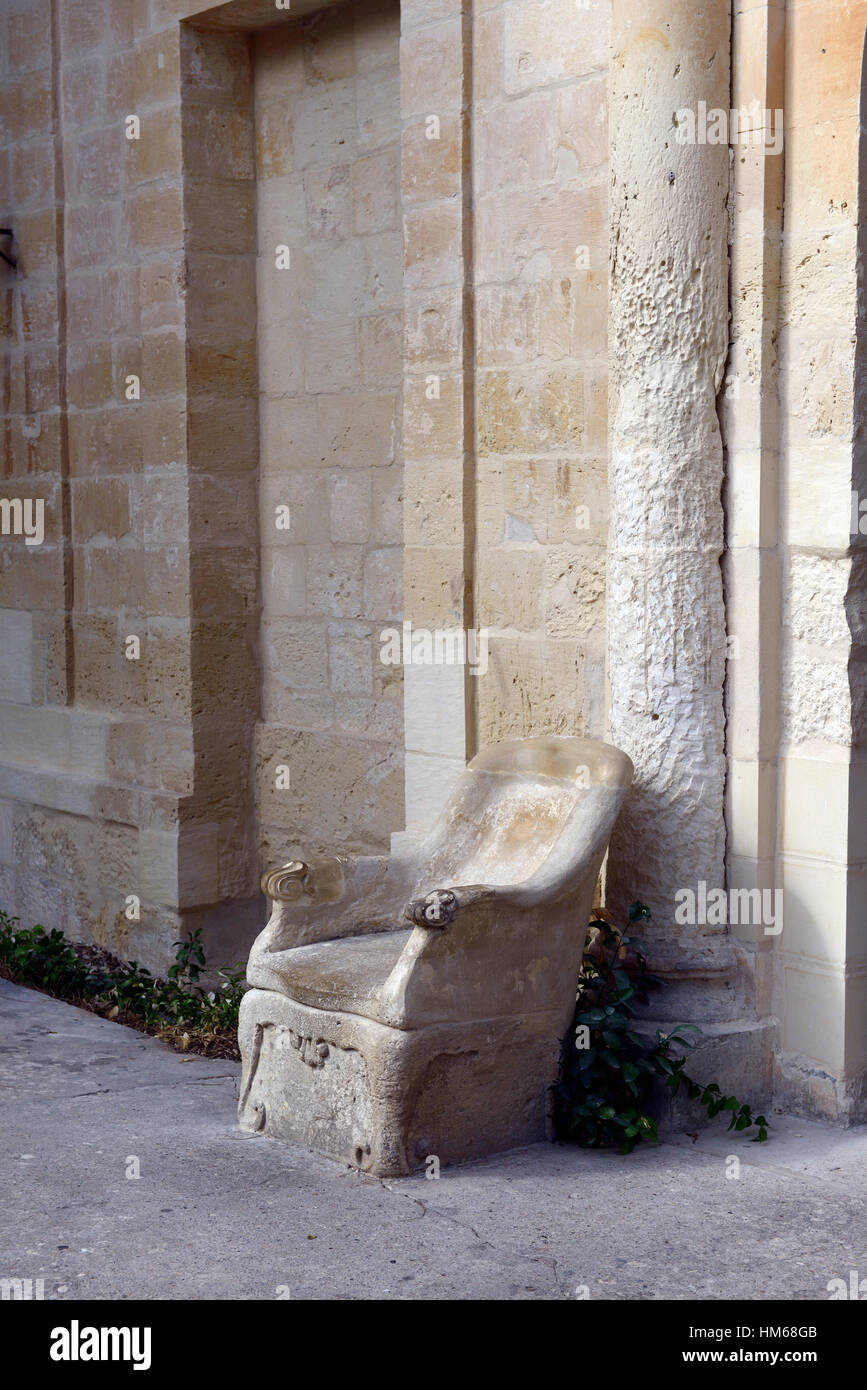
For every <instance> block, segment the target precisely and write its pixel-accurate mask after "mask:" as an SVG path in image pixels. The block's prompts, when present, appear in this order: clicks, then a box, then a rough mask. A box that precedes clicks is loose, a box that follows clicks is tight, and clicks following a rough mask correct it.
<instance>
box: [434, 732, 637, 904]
mask: <svg viewBox="0 0 867 1390" xmlns="http://www.w3.org/2000/svg"><path fill="white" fill-rule="evenodd" d="M631 776H632V764H631V762H630V760H629V759H628V758H627V757H626V755H625V754H624V753H621V752H620V751H619V750H618V749H616V748H612V747H611V746H610V745H609V744H606V743H600V742H598V741H597V740H594V739H585V738H569V737H558V736H556V735H546V736H542V737H538V738H526V739H511V740H509V741H508V742H504V743H498V744H493V745H491V746H490V747H488V748H485V749H483V750H482V752H480V753H479V754H478V755H477V756H476V757H475V758H474V759H473V760H472V762H471V763H470V764H469V765H468V767H467V769H466V771H465V772H464V773H463V774H462V776H461V777H460V779H459V781H458V783H457V786H456V787H455V789H454V791H453V793H452V795H451V797H450V798H449V801H448V803H447V805H446V807H445V809H444V811H443V812H442V814H441V815H440V817H439V819H438V821H437V823H436V825H435V826H434V828H433V830H432V831H431V833H430V835H429V836H428V838H427V840H426V841H425V843H424V845H423V847H422V850H421V854H420V864H419V868H420V875H419V879H418V883H417V886H418V888H419V890H420V891H421V890H422V889H423V888H425V887H426V888H428V889H429V888H430V887H431V886H432V885H442V886H447V885H448V884H453V885H454V884H458V885H460V884H464V885H468V884H477V883H480V884H489V885H491V886H493V887H502V886H506V885H513V884H514V885H517V884H525V883H528V882H529V881H530V880H533V881H539V882H540V885H541V883H542V882H544V881H545V880H546V879H547V878H551V879H552V881H553V879H557V880H558V881H559V880H560V879H561V878H562V876H563V873H566V874H567V876H568V870H569V864H570V862H574V867H575V869H576V871H577V870H578V869H579V867H580V865H579V863H578V862H577V860H579V859H580V857H581V852H582V851H581V846H580V838H581V832H582V828H583V825H584V823H585V822H587V821H590V822H595V821H596V820H598V819H599V813H600V811H602V810H603V808H605V809H607V803H609V802H616V803H617V805H618V806H619V802H620V799H621V798H622V795H623V793H624V791H625V789H626V788H627V787H628V786H629V782H630V780H631ZM585 813H586V814H585ZM614 814H615V815H616V810H614ZM601 818H602V819H603V820H605V821H607V820H608V819H609V817H608V816H607V815H604V814H603V815H602V817H601ZM612 823H613V822H612ZM608 833H610V829H609V831H608ZM605 838H606V840H607V834H606V837H605ZM555 865H556V866H557V871H556V872H553V873H552V871H553V870H554V868H555Z"/></svg>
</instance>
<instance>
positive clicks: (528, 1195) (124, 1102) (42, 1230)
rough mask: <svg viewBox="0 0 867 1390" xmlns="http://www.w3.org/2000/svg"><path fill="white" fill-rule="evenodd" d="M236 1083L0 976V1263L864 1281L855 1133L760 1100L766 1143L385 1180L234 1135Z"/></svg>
mask: <svg viewBox="0 0 867 1390" xmlns="http://www.w3.org/2000/svg"><path fill="white" fill-rule="evenodd" d="M239 1075H240V1067H239V1066H238V1065H237V1064H236V1063H233V1062H225V1061H210V1060H208V1059H207V1058H203V1057H198V1056H192V1057H188V1056H184V1055H183V1054H180V1053H177V1052H173V1051H171V1050H170V1049H169V1048H168V1047H166V1046H165V1045H164V1044H163V1043H161V1042H159V1041H158V1040H156V1039H153V1038H147V1037H144V1036H143V1035H141V1034H139V1033H136V1032H133V1031H132V1030H130V1029H127V1028H123V1027H121V1026H119V1025H117V1024H115V1023H111V1022H109V1021H107V1020H105V1019H101V1018H98V1017H96V1016H95V1015H92V1014H88V1013H86V1012H84V1011H83V1010H80V1009H76V1008H73V1007H71V1006H70V1005H67V1004H63V1003H60V1002H58V1001H57V1000H53V999H49V998H47V997H46V996H44V995H41V994H37V993H35V992H33V991H30V990H26V989H22V988H20V987H18V986H15V985H11V984H9V983H8V982H6V981H3V980H0V1171H2V1181H3V1191H4V1201H3V1203H2V1211H0V1278H25V1279H26V1278H30V1279H34V1280H35V1279H44V1281H45V1286H44V1287H45V1297H46V1298H57V1299H64V1298H89V1299H117V1298H145V1299H203V1298H224V1299H233V1298H242V1299H275V1298H279V1297H291V1298H293V1299H298V1298H313V1299H333V1298H338V1299H510V1300H511V1299H542V1300H545V1299H573V1298H576V1297H577V1296H581V1295H582V1294H583V1290H584V1289H585V1288H586V1290H587V1296H589V1297H590V1298H591V1299H687V1298H701V1299H710V1300H716V1299H797V1300H804V1299H815V1298H820V1299H826V1298H828V1293H827V1285H828V1282H829V1280H831V1279H833V1278H843V1279H844V1280H847V1281H848V1279H849V1276H850V1271H852V1270H857V1271H859V1272H860V1277H861V1278H867V1239H865V1231H867V1223H865V1207H867V1201H865V1177H864V1174H865V1171H867V1162H865V1160H867V1130H865V1129H863V1128H862V1129H860V1130H855V1131H853V1130H850V1131H844V1130H837V1129H834V1128H831V1127H827V1126H823V1125H820V1124H817V1123H814V1122H811V1121H806V1120H797V1119H793V1118H789V1117H783V1116H779V1115H771V1116H770V1118H771V1119H772V1123H773V1126H774V1128H773V1133H772V1139H771V1141H770V1142H769V1143H768V1144H767V1145H763V1146H759V1145H756V1144H750V1143H748V1142H745V1141H744V1140H743V1139H740V1138H735V1137H732V1136H730V1135H728V1134H726V1132H725V1128H724V1125H723V1124H722V1123H720V1124H719V1125H718V1126H714V1127H713V1128H711V1129H708V1130H707V1131H705V1132H703V1133H701V1135H700V1137H699V1139H698V1140H697V1141H696V1142H694V1141H693V1140H692V1139H691V1138H690V1137H688V1136H684V1137H681V1138H679V1139H676V1140H675V1141H673V1142H668V1143H665V1144H661V1145H659V1146H651V1145H646V1146H642V1147H640V1148H639V1149H638V1150H637V1151H636V1152H635V1153H634V1154H632V1155H630V1156H628V1157H621V1156H620V1155H619V1154H611V1153H593V1152H590V1151H588V1150H582V1149H577V1148H573V1147H571V1146H565V1145H551V1144H543V1145H535V1146H534V1147H532V1148H527V1149H522V1150H515V1151H512V1152H511V1153H508V1154H504V1155H499V1156H497V1157H495V1158H491V1159H487V1160H483V1161H480V1162H477V1163H474V1164H470V1165H467V1166H466V1167H463V1168H454V1169H449V1168H444V1169H443V1170H442V1174H441V1176H440V1178H439V1179H438V1180H433V1181H431V1180H428V1179H426V1178H425V1177H424V1176H423V1175H422V1176H418V1177H413V1178H409V1179H402V1180H399V1181H387V1182H382V1181H380V1180H378V1179H375V1178H368V1177H364V1176H361V1175H359V1174H358V1173H356V1172H355V1171H354V1170H352V1169H348V1168H345V1167H342V1166H341V1165H339V1164H336V1163H334V1162H332V1161H330V1160H329V1159H327V1158H323V1157H320V1156H318V1155H316V1154H313V1153H310V1152H309V1151H307V1150H304V1149H300V1148H296V1147H292V1146H288V1145H284V1144H280V1143H278V1142H277V1141H275V1140H271V1139H263V1138H261V1137H259V1136H255V1135H249V1134H245V1133H242V1132H241V1131H239V1130H238V1129H237V1127H236V1123H235V1107H236V1104H237V1096H238V1081H239ZM730 1155H735V1156H736V1157H737V1158H738V1159H739V1160H740V1176H739V1177H728V1176H727V1172H731V1171H732V1167H733V1165H732V1164H731V1163H730V1162H729V1156H730ZM136 1172H137V1173H138V1176H134V1174H135V1173H136ZM127 1174H130V1176H127ZM865 1287H867V1286H865Z"/></svg>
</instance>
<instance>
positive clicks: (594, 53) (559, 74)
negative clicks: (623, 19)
mask: <svg viewBox="0 0 867 1390" xmlns="http://www.w3.org/2000/svg"><path fill="white" fill-rule="evenodd" d="M609 32H610V31H609V23H608V17H607V13H606V10H605V9H604V8H603V7H601V6H598V7H595V8H594V9H593V10H592V11H591V10H587V11H584V10H579V11H577V12H576V7H575V5H574V4H573V3H572V0H526V3H524V4H522V5H518V6H515V7H514V8H512V9H510V10H509V12H508V14H507V16H506V44H505V65H504V67H505V84H504V85H505V90H506V91H507V92H508V93H510V94H513V93H518V92H524V91H528V90H530V89H531V88H535V87H542V86H545V85H547V84H548V83H551V82H561V81H563V80H564V79H566V78H570V77H582V76H584V75H585V74H586V73H590V72H593V71H594V70H597V69H599V70H601V69H603V68H604V67H605V66H606V64H607V62H608V42H609Z"/></svg>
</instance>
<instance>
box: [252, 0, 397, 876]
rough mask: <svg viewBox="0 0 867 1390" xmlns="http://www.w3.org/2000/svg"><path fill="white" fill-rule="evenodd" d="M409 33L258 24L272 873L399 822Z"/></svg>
mask: <svg viewBox="0 0 867 1390" xmlns="http://www.w3.org/2000/svg"><path fill="white" fill-rule="evenodd" d="M399 43H400V12H399V7H398V5H397V3H384V4H383V3H378V0H365V2H364V3H360V4H356V5H350V6H343V7H340V8H338V9H335V10H330V11H325V12H324V13H323V14H321V15H318V16H311V17H310V18H309V19H306V20H303V21H298V22H297V23H294V24H289V25H281V26H279V27H276V28H270V29H265V30H262V31H261V32H259V33H257V34H256V36H255V44H254V50H253V86H254V102H255V119H256V174H257V215H258V252H259V254H258V346H259V393H260V395H259V399H260V406H259V409H260V426H261V429H260V439H261V447H260V487H259V517H260V533H261V544H262V549H261V570H262V632H261V639H262V721H263V722H262V724H261V726H260V728H259V731H258V737H257V809H258V819H259V826H260V829H259V835H260V846H261V848H260V853H261V867H262V869H263V870H264V869H265V868H266V867H271V866H272V865H273V864H274V863H277V862H280V860H281V858H285V857H287V855H290V854H291V852H293V851H295V852H297V851H299V850H301V849H304V848H306V849H308V850H309V849H311V848H316V849H322V850H329V849H331V850H341V849H349V850H359V851H367V852H371V851H377V850H382V849H385V848H387V847H388V843H389V836H390V834H391V832H392V831H395V830H399V829H401V828H402V826H403V684H402V674H403V673H402V667H400V666H395V665H384V664H383V663H382V662H381V661H380V659H379V655H380V650H381V642H380V639H379V634H380V632H381V631H382V630H383V629H384V628H387V627H389V626H390V625H393V624H394V623H397V624H400V622H401V620H402V617H403V593H402V579H403V573H402V541H403V534H402V517H401V500H402V493H401V486H402V474H403V459H402V441H401V424H402V420H401V415H402V409H401V394H402V393H401V387H402V374H403V373H402V350H401V348H402V331H403V320H402V308H403V241H402V235H401V219H400V90H399V89H400V70H399ZM281 247H282V248H285V249H286V250H285V252H282V251H281V250H280V249H279V248H281ZM286 253H288V254H286ZM278 262H279V265H278ZM287 262H288V263H287ZM279 508H288V509H289V511H288V514H287V513H286V512H279V511H278V509H279ZM281 768H282V769H283V772H282V773H281V771H280V769H281Z"/></svg>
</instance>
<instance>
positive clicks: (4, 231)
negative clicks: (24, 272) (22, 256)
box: [0, 227, 18, 270]
mask: <svg viewBox="0 0 867 1390" xmlns="http://www.w3.org/2000/svg"><path fill="white" fill-rule="evenodd" d="M14 235H15V233H14V232H13V231H12V228H11V227H0V236H8V237H11V236H14ZM0 256H2V257H3V259H4V261H5V262H6V264H7V265H11V267H12V269H13V270H14V269H15V267H16V266H17V265H18V262H17V261H13V260H12V258H11V257H10V256H7V255H6V252H5V251H0Z"/></svg>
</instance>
